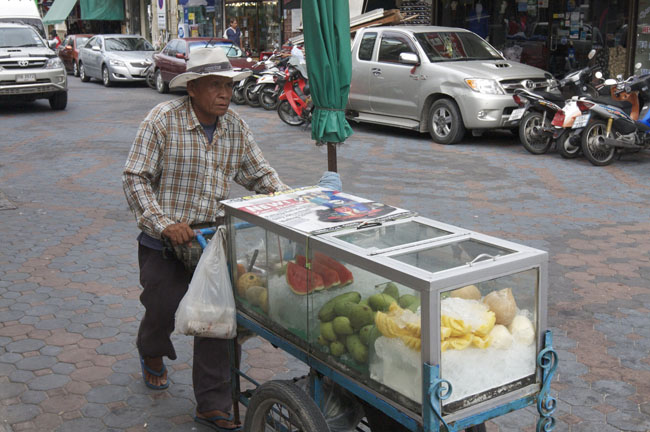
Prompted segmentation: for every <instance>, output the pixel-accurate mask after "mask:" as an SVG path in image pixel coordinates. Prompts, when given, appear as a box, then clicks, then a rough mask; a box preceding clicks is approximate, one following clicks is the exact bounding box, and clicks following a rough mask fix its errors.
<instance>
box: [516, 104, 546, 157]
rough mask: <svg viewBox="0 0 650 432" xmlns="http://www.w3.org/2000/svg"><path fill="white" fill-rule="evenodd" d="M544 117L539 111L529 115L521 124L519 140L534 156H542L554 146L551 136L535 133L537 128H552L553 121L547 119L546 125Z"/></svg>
mask: <svg viewBox="0 0 650 432" xmlns="http://www.w3.org/2000/svg"><path fill="white" fill-rule="evenodd" d="M543 121H544V116H543V114H542V113H540V112H537V111H531V112H529V113H527V114H526V115H525V116H524V118H523V119H521V123H519V140H520V141H521V144H522V145H523V146H524V148H525V149H526V150H528V151H529V152H530V153H532V154H534V155H540V154H544V153H546V152H548V150H549V149H550V148H551V144H553V142H552V140H551V136H550V135H548V136H544V135H540V134H539V133H537V132H535V128H542V127H550V126H551V121H550V120H549V119H548V118H546V121H545V122H544V124H542V122H543Z"/></svg>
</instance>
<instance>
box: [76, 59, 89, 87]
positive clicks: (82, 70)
mask: <svg viewBox="0 0 650 432" xmlns="http://www.w3.org/2000/svg"><path fill="white" fill-rule="evenodd" d="M79 78H81V81H82V82H88V81H90V77H89V76H88V75H86V67H85V66H84V64H83V63H81V62H79Z"/></svg>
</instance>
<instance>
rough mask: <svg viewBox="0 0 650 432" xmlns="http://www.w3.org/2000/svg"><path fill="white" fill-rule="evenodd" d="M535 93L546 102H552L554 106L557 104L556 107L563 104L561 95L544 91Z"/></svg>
mask: <svg viewBox="0 0 650 432" xmlns="http://www.w3.org/2000/svg"><path fill="white" fill-rule="evenodd" d="M535 93H537V94H538V95H540V96H541V97H543V98H544V99H546V100H547V101H549V102H553V103H554V104H558V105H563V104H564V97H563V96H562V95H561V94H557V93H550V92H545V91H536V92H535Z"/></svg>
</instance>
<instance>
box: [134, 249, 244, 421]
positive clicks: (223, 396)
mask: <svg viewBox="0 0 650 432" xmlns="http://www.w3.org/2000/svg"><path fill="white" fill-rule="evenodd" d="M138 261H139V263H140V284H141V285H142V287H143V288H144V290H143V292H142V294H141V295H140V301H141V302H142V304H143V305H144V307H145V314H144V317H143V318H142V321H141V322H140V329H139V330H138V339H137V346H138V351H139V352H140V355H141V356H143V357H162V356H167V357H169V358H170V359H171V360H176V351H175V350H174V346H173V345H172V342H171V339H170V335H171V334H172V332H173V331H174V315H175V313H176V309H177V308H178V304H179V303H180V301H181V299H182V298H183V296H184V295H185V293H186V292H187V288H188V285H189V283H190V280H191V279H192V275H191V274H190V273H189V272H188V271H187V270H185V267H184V266H183V264H182V263H181V262H180V261H178V260H177V259H176V258H173V257H163V253H162V251H158V250H155V249H151V248H148V247H146V246H143V245H141V244H140V245H139V247H138ZM228 344H229V341H228V340H225V339H213V338H202V337H195V338H194V364H193V367H192V383H193V386H194V396H195V397H196V403H197V407H196V410H197V411H198V412H201V413H203V412H208V411H212V410H220V411H224V412H230V409H231V407H232V396H231V390H230V361H229V355H228ZM168 379H169V378H168Z"/></svg>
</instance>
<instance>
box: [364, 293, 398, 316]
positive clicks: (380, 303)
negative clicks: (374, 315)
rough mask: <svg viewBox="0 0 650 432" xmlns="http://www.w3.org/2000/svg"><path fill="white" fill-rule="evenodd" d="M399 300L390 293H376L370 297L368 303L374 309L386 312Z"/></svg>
mask: <svg viewBox="0 0 650 432" xmlns="http://www.w3.org/2000/svg"><path fill="white" fill-rule="evenodd" d="M396 301H397V300H395V298H393V297H391V296H389V295H388V294H374V295H371V296H370V297H369V298H368V304H369V305H370V307H371V308H372V310H374V311H382V312H386V311H387V310H388V308H389V307H390V305H391V304H392V303H395V302H396Z"/></svg>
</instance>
